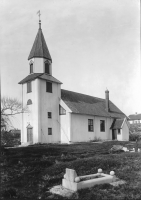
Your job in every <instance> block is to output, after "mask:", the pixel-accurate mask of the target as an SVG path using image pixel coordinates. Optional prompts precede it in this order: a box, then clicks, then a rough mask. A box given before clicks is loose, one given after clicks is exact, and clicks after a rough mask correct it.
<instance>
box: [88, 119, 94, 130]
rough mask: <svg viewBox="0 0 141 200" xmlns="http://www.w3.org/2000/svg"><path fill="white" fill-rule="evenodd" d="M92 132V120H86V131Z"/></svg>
mask: <svg viewBox="0 0 141 200" xmlns="http://www.w3.org/2000/svg"><path fill="white" fill-rule="evenodd" d="M93 130H94V128H93V119H88V131H89V132H92V131H93Z"/></svg>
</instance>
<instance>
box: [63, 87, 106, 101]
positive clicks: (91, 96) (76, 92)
mask: <svg viewBox="0 0 141 200" xmlns="http://www.w3.org/2000/svg"><path fill="white" fill-rule="evenodd" d="M61 90H65V89H61ZM65 91H68V92H72V93H76V94H80V95H84V96H89V97H92V98H96V99H101V100H103V101H104V100H105V99H102V98H99V97H94V96H90V95H88V94H82V93H79V92H73V91H70V90H65Z"/></svg>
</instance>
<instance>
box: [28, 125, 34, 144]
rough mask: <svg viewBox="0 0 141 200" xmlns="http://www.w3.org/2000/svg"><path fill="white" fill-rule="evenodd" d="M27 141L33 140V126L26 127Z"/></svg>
mask: <svg viewBox="0 0 141 200" xmlns="http://www.w3.org/2000/svg"><path fill="white" fill-rule="evenodd" d="M27 142H33V128H27Z"/></svg>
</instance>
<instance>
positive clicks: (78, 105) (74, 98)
mask: <svg viewBox="0 0 141 200" xmlns="http://www.w3.org/2000/svg"><path fill="white" fill-rule="evenodd" d="M61 98H62V100H63V101H64V102H65V103H66V105H67V106H68V107H69V108H70V110H71V111H72V112H73V113H78V114H87V115H95V116H103V117H112V118H125V117H126V115H125V114H124V113H123V112H122V111H121V110H120V109H119V108H117V107H116V106H115V105H114V104H113V103H112V102H111V101H109V107H110V111H109V112H107V111H106V105H105V99H101V98H97V97H93V96H89V95H85V94H80V93H76V92H72V91H68V90H61Z"/></svg>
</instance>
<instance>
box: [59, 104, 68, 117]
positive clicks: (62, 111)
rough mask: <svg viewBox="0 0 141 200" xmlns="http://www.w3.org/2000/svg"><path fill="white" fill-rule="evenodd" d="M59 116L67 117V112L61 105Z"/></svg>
mask: <svg viewBox="0 0 141 200" xmlns="http://www.w3.org/2000/svg"><path fill="white" fill-rule="evenodd" d="M59 115H66V110H65V109H64V108H63V107H62V106H61V105H59Z"/></svg>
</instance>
